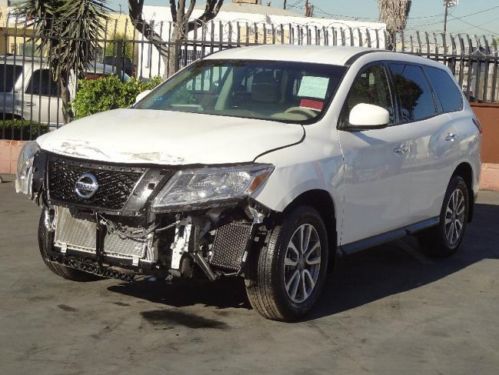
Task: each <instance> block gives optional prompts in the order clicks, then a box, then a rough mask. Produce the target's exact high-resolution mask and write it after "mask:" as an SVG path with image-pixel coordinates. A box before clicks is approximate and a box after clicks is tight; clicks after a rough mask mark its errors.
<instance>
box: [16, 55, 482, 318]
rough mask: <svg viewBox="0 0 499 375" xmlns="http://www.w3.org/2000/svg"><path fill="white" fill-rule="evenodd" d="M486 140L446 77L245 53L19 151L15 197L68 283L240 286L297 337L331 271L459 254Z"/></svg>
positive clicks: (375, 61) (378, 63)
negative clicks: (360, 255) (367, 254)
mask: <svg viewBox="0 0 499 375" xmlns="http://www.w3.org/2000/svg"><path fill="white" fill-rule="evenodd" d="M480 138H481V136H480V128H479V124H478V122H477V120H476V119H475V117H474V115H473V112H472V111H471V109H470V107H469V105H468V103H467V102H466V100H465V98H464V97H463V95H462V93H461V91H460V89H459V87H458V86H457V84H456V82H455V81H454V79H453V78H452V76H451V73H450V72H449V71H448V69H447V68H445V67H444V66H443V65H440V64H439V63H436V62H432V61H430V60H426V59H423V58H417V57H411V56H407V55H403V54H397V53H391V52H385V51H379V50H371V49H358V48H326V47H303V46H299V47H298V46H260V47H250V48H241V49H233V50H227V51H223V52H220V53H216V54H214V55H211V56H209V57H207V58H205V59H203V60H201V61H198V62H196V63H194V64H192V65H190V66H189V67H187V68H186V69H184V70H182V71H181V72H179V73H178V74H177V75H175V76H174V77H172V78H171V79H169V80H168V81H167V82H165V83H164V84H162V85H160V86H159V87H158V88H156V89H155V90H154V91H153V92H151V93H149V94H147V95H146V96H145V97H144V98H142V99H141V100H140V101H139V102H138V103H137V104H136V105H135V106H134V108H132V109H119V110H114V111H110V112H105V113H100V114H97V115H94V116H91V117H88V118H85V119H82V120H79V121H76V122H74V123H72V124H70V125H67V126H65V127H63V128H61V129H60V130H57V131H55V132H52V133H50V134H46V135H43V136H42V137H40V138H38V140H37V141H36V142H33V143H30V144H28V145H27V146H26V147H25V148H24V150H23V151H22V154H21V156H20V159H19V167H18V177H17V189H18V191H22V192H24V193H26V194H29V195H30V196H31V197H32V198H35V199H37V201H38V202H39V203H40V204H41V205H42V207H43V213H42V216H41V219H40V227H39V239H40V250H41V253H42V256H43V259H44V261H45V262H46V264H47V265H48V267H49V268H50V269H51V270H52V271H53V272H55V273H56V274H58V275H60V276H62V277H65V278H68V279H72V280H89V279H92V278H99V277H116V278H120V279H125V280H130V279H132V278H133V277H134V276H135V275H154V276H156V277H157V278H166V279H173V278H175V277H186V278H190V277H203V278H208V279H210V280H216V279H218V278H221V277H228V276H238V277H244V279H245V281H246V288H247V293H248V297H249V300H250V302H251V304H252V306H253V307H254V308H255V309H256V310H257V311H258V312H260V313H261V314H262V315H263V316H265V317H267V318H269V319H277V320H295V319H299V318H300V317H302V316H303V315H304V314H305V313H307V312H308V311H309V310H310V309H311V308H312V306H313V305H314V303H315V302H316V301H317V299H318V298H319V294H320V292H321V289H322V288H323V285H324V280H325V277H326V271H327V270H328V266H329V265H331V264H332V263H333V260H334V258H335V257H336V256H338V255H346V254H351V253H354V252H356V251H359V250H362V249H365V248H368V247H372V246H374V245H378V244H381V243H384V242H387V241H391V240H394V239H397V238H400V237H402V236H405V235H407V234H413V233H417V234H418V236H419V237H420V238H421V240H422V250H423V251H425V252H426V253H427V254H429V255H433V256H448V255H450V254H452V253H454V252H455V251H456V250H457V248H458V247H459V245H460V244H461V242H462V239H463V235H464V232H465V229H466V224H467V222H469V221H470V220H471V217H472V213H473V204H474V200H475V196H476V194H477V192H478V179H479V172H480V154H479V150H480Z"/></svg>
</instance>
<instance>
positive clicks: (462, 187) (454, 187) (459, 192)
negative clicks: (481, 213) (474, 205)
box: [418, 176, 470, 258]
mask: <svg viewBox="0 0 499 375" xmlns="http://www.w3.org/2000/svg"><path fill="white" fill-rule="evenodd" d="M453 196H456V197H459V200H460V197H462V209H463V213H462V215H461V216H460V217H458V218H457V219H459V222H460V223H462V227H461V229H460V230H459V234H458V235H457V231H456V235H455V236H450V232H451V231H450V228H451V227H452V225H454V226H455V227H456V228H458V227H459V225H460V224H459V225H458V223H456V222H455V221H454V220H455V219H456V216H457V215H455V214H454V213H451V211H452V205H453V203H452V202H451V199H453ZM469 196H470V195H469V190H468V185H467V184H466V182H465V181H464V179H463V178H462V177H461V176H453V177H452V179H451V181H450V183H449V186H448V187H447V191H446V193H445V197H444V202H443V204H442V209H441V211H440V222H439V224H438V225H437V226H436V227H434V228H430V229H427V230H425V231H423V232H421V233H419V234H418V238H419V241H420V244H421V249H422V251H423V252H424V253H425V254H426V255H428V256H431V257H436V258H445V257H449V256H451V255H453V254H454V253H455V252H456V251H457V250H458V249H459V246H461V243H462V241H463V238H464V234H465V232H466V226H467V223H468V217H469V212H470V200H469ZM456 199H457V198H456ZM449 204H450V205H451V206H449ZM449 210H450V211H449ZM459 210H460V209H458V211H459ZM449 220H451V221H454V223H450V224H447V222H448V221H449ZM449 236H450V238H449Z"/></svg>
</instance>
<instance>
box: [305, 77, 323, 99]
mask: <svg viewBox="0 0 499 375" xmlns="http://www.w3.org/2000/svg"><path fill="white" fill-rule="evenodd" d="M328 86H329V78H326V77H313V76H304V77H302V79H301V84H300V90H299V91H298V96H300V97H305V98H315V99H326V93H327V87H328Z"/></svg>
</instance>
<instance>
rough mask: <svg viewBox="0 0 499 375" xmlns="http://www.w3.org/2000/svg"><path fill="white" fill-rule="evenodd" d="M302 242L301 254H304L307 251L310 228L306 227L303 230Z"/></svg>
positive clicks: (310, 234) (310, 233)
mask: <svg viewBox="0 0 499 375" xmlns="http://www.w3.org/2000/svg"><path fill="white" fill-rule="evenodd" d="M304 234H305V238H304V242H303V254H306V253H307V251H308V246H309V245H310V237H311V236H312V227H311V226H310V225H307V226H306V227H305V229H304Z"/></svg>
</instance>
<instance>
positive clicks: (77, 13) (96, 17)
mask: <svg viewBox="0 0 499 375" xmlns="http://www.w3.org/2000/svg"><path fill="white" fill-rule="evenodd" d="M107 11H108V8H107V6H106V5H105V0H27V1H25V2H24V3H21V4H20V5H19V7H18V8H17V11H16V13H17V16H18V17H21V18H24V19H25V20H26V23H27V25H28V26H32V27H33V31H34V35H35V39H36V40H37V41H39V42H40V43H39V45H38V48H40V50H42V51H46V53H47V63H48V65H49V67H50V69H51V70H52V74H53V78H54V81H56V82H58V84H59V88H60V93H61V99H62V110H63V115H64V122H65V123H67V122H69V121H71V119H72V118H73V114H72V111H71V106H70V96H69V77H70V74H71V72H72V71H73V72H74V73H75V74H76V76H77V77H78V78H79V77H81V76H82V74H83V72H84V71H85V69H87V68H88V67H89V65H90V63H91V62H92V61H93V60H94V59H95V56H96V54H97V51H98V48H99V44H98V39H99V34H101V33H102V32H103V31H104V27H103V24H104V23H103V21H105V19H106V14H107Z"/></svg>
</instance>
